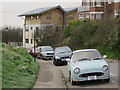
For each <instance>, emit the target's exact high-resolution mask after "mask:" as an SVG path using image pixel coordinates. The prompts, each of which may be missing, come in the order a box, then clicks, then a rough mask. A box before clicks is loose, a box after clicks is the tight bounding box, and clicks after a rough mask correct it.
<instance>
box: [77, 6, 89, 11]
mask: <svg viewBox="0 0 120 90" xmlns="http://www.w3.org/2000/svg"><path fill="white" fill-rule="evenodd" d="M88 11H90V6H89V5H85V6H80V7H79V8H78V12H88Z"/></svg>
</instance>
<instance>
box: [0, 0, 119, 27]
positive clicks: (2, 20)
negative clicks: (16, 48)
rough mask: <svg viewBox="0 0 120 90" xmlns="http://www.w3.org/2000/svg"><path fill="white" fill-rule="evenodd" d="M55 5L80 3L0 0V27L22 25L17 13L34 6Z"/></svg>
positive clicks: (72, 0) (78, 2) (73, 0)
mask: <svg viewBox="0 0 120 90" xmlns="http://www.w3.org/2000/svg"><path fill="white" fill-rule="evenodd" d="M8 1H9V2H8ZM117 1H120V0H117ZM55 5H61V6H62V7H63V8H67V7H76V6H80V5H81V0H1V1H0V27H1V26H4V25H10V26H19V27H22V26H23V19H22V18H20V17H17V15H19V14H22V13H24V12H26V11H29V10H33V9H36V8H42V7H48V6H55Z"/></svg>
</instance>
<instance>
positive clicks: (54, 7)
mask: <svg viewBox="0 0 120 90" xmlns="http://www.w3.org/2000/svg"><path fill="white" fill-rule="evenodd" d="M56 8H59V9H61V10H62V11H63V12H65V10H64V9H63V8H62V7H61V6H60V5H58V6H53V7H45V8H38V9H34V10H31V11H29V12H25V13H23V14H20V15H18V16H27V15H35V14H41V13H44V12H47V11H49V10H53V9H56Z"/></svg>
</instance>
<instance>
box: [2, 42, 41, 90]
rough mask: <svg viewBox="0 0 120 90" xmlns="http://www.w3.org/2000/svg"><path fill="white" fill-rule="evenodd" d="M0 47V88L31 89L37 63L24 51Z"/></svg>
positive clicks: (6, 46) (5, 46) (4, 45)
mask: <svg viewBox="0 0 120 90" xmlns="http://www.w3.org/2000/svg"><path fill="white" fill-rule="evenodd" d="M1 46H2V49H1V51H2V87H3V88H31V87H32V86H33V85H34V82H35V80H36V77H37V72H38V66H39V65H38V63H37V62H34V59H33V57H32V56H30V55H29V54H28V53H27V52H26V50H25V49H22V48H14V47H12V46H9V45H7V44H1Z"/></svg>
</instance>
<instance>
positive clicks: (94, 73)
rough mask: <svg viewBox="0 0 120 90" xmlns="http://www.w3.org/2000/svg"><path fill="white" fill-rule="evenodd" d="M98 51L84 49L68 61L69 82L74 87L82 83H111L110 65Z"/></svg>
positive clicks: (76, 52) (75, 53)
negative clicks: (95, 81)
mask: <svg viewBox="0 0 120 90" xmlns="http://www.w3.org/2000/svg"><path fill="white" fill-rule="evenodd" d="M104 58H106V55H104V56H103V57H102V56H101V54H100V53H99V51H97V50H96V49H83V50H76V51H74V52H73V54H72V57H71V59H68V60H67V61H68V64H67V67H68V73H69V80H70V82H71V84H72V85H74V84H76V82H81V81H93V80H103V81H106V82H109V81H110V70H109V65H108V63H107V62H106V61H105V60H104Z"/></svg>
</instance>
